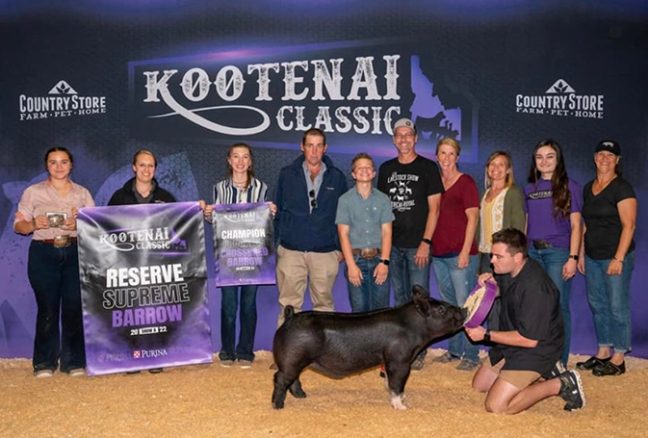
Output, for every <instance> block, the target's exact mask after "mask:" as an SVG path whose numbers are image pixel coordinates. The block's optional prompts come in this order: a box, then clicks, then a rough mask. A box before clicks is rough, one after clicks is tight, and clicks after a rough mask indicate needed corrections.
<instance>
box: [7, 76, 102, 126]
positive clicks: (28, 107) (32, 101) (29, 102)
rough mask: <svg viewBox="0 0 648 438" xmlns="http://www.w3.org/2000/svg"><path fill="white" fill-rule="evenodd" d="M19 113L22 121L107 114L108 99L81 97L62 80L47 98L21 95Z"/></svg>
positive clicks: (50, 91)
mask: <svg viewBox="0 0 648 438" xmlns="http://www.w3.org/2000/svg"><path fill="white" fill-rule="evenodd" d="M18 111H19V113H18V115H19V117H20V120H21V121H27V120H44V119H58V118H62V117H75V116H90V115H96V114H105V113H106V97H105V96H83V95H80V94H79V93H77V91H76V90H75V89H74V88H72V87H71V86H70V84H68V83H67V82H66V81H63V80H61V81H59V82H57V83H56V84H55V85H54V86H53V87H52V88H51V89H50V90H49V92H48V93H47V95H45V96H29V95H26V94H21V95H20V96H19V97H18Z"/></svg>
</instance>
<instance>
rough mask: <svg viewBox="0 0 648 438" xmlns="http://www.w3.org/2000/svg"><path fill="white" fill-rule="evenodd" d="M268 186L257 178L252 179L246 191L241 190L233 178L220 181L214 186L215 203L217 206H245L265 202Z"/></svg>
mask: <svg viewBox="0 0 648 438" xmlns="http://www.w3.org/2000/svg"><path fill="white" fill-rule="evenodd" d="M267 193H268V186H267V185H266V184H265V183H264V182H261V181H259V180H258V179H256V178H252V180H251V181H250V185H249V186H248V187H247V189H246V190H241V189H239V188H238V187H236V185H234V183H233V182H232V178H227V179H224V180H222V181H220V182H219V183H218V184H216V185H215V186H214V203H216V204H245V203H248V202H250V203H252V202H263V201H265V200H266V197H267Z"/></svg>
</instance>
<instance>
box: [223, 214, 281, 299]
mask: <svg viewBox="0 0 648 438" xmlns="http://www.w3.org/2000/svg"><path fill="white" fill-rule="evenodd" d="M213 217H214V220H213V225H214V263H215V270H216V286H236V285H244V284H274V283H276V279H275V251H274V246H273V240H274V239H273V228H272V215H271V214H270V207H269V204H267V203H264V202H258V203H250V204H219V205H215V206H214V216H213Z"/></svg>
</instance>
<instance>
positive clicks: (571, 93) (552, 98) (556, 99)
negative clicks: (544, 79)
mask: <svg viewBox="0 0 648 438" xmlns="http://www.w3.org/2000/svg"><path fill="white" fill-rule="evenodd" d="M603 104H604V96H603V95H602V94H579V93H577V92H576V90H575V89H574V88H573V87H572V86H571V85H569V84H568V83H567V81H565V80H564V79H558V80H557V81H555V82H554V83H553V84H552V85H551V86H550V87H549V88H548V89H547V90H546V91H545V92H544V94H540V95H526V94H518V95H516V96H515V107H516V111H517V112H518V113H521V114H534V115H542V116H556V117H573V118H581V119H602V118H603Z"/></svg>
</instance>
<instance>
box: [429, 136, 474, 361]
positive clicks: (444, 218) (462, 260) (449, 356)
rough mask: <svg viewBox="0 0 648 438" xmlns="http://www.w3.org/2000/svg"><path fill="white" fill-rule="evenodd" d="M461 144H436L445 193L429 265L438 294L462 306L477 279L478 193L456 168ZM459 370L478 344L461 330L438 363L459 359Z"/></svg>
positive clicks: (442, 196)
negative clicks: (435, 281) (430, 264)
mask: <svg viewBox="0 0 648 438" xmlns="http://www.w3.org/2000/svg"><path fill="white" fill-rule="evenodd" d="M460 152H461V146H460V145H459V143H458V142H457V141H456V140H454V139H452V138H443V139H441V140H440V141H439V143H438V144H437V150H436V154H437V162H438V163H439V168H440V169H441V180H442V181H443V188H444V189H445V191H444V193H443V194H442V195H441V207H440V208H439V211H440V214H439V220H438V222H437V226H436V228H435V230H434V236H433V237H432V267H433V268H434V274H435V275H436V279H437V285H438V287H439V292H440V293H441V297H442V298H443V299H444V300H445V301H447V302H449V303H451V304H454V305H456V306H463V304H464V303H465V302H466V298H468V295H469V294H470V291H471V290H472V289H473V287H474V286H475V284H476V282H477V268H478V266H479V256H478V252H477V244H476V242H475V231H476V230H477V221H478V218H479V194H478V190H477V184H475V181H474V180H473V179H472V178H471V177H470V175H467V174H465V173H462V172H460V171H459V169H458V168H457V161H458V160H459V154H460ZM459 359H461V362H460V363H459V365H458V366H457V369H458V370H463V371H470V370H473V369H475V368H476V367H477V365H478V364H479V347H477V346H476V345H473V344H472V343H471V342H470V340H469V339H468V338H467V337H466V335H465V334H464V333H463V332H461V333H458V334H456V335H454V336H453V337H452V338H450V340H449V341H448V352H447V353H445V354H444V355H443V356H440V357H438V358H436V359H435V361H437V362H450V361H453V360H459Z"/></svg>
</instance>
